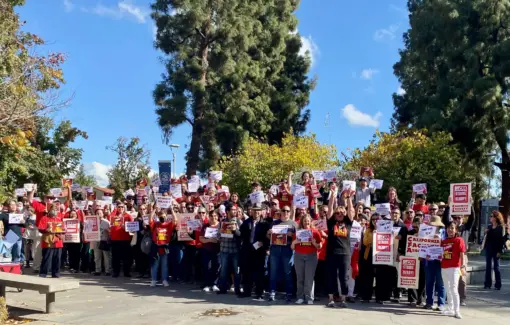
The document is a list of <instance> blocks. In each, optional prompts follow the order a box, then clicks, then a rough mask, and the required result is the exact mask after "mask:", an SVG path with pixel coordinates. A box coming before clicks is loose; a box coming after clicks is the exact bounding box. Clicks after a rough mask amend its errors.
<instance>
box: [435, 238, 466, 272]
mask: <svg viewBox="0 0 510 325" xmlns="http://www.w3.org/2000/svg"><path fill="white" fill-rule="evenodd" d="M441 247H443V250H444V252H443V259H442V260H441V268H443V269H447V268H451V267H461V266H462V265H461V261H460V254H461V253H465V252H466V245H465V243H464V239H462V237H454V238H447V239H445V240H443V241H442V242H441Z"/></svg>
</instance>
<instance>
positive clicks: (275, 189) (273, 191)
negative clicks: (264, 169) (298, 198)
mask: <svg viewBox="0 0 510 325" xmlns="http://www.w3.org/2000/svg"><path fill="white" fill-rule="evenodd" d="M278 192H280V187H279V186H278V185H271V188H270V189H269V193H271V194H272V195H274V196H277V195H278Z"/></svg>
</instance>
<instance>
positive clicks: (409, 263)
mask: <svg viewBox="0 0 510 325" xmlns="http://www.w3.org/2000/svg"><path fill="white" fill-rule="evenodd" d="M419 275H420V262H419V260H418V258H416V257H407V256H401V257H400V263H399V265H398V284H397V287H399V288H407V289H418V279H419Z"/></svg>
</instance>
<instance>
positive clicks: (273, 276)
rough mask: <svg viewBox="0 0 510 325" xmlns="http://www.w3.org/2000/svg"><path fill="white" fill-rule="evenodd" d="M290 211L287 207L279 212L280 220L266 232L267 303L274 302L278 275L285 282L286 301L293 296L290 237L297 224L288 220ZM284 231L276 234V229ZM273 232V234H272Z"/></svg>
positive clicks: (294, 231) (274, 222) (275, 221)
mask: <svg viewBox="0 0 510 325" xmlns="http://www.w3.org/2000/svg"><path fill="white" fill-rule="evenodd" d="M290 211H291V209H290V208H289V207H287V206H285V207H283V209H282V210H281V212H282V214H281V215H280V219H278V220H274V221H273V228H271V229H269V230H268V231H267V238H268V239H270V240H271V246H270V254H269V263H270V265H271V268H270V274H269V290H270V294H269V301H275V296H276V285H277V282H278V279H279V278H280V275H281V274H283V277H284V280H285V291H286V294H287V297H286V300H287V302H290V301H291V299H292V295H293V294H294V281H293V279H292V265H291V259H292V249H291V248H290V245H291V243H292V237H293V236H294V234H295V233H296V228H297V224H296V222H295V221H294V220H292V219H291V218H290ZM284 228H285V229H286V231H285V232H284V233H277V230H276V229H284ZM273 232H274V233H273Z"/></svg>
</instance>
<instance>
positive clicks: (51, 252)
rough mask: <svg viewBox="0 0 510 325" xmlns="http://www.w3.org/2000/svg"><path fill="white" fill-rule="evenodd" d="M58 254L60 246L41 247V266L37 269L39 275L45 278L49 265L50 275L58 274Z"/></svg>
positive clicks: (60, 250) (57, 275) (60, 249)
mask: <svg viewBox="0 0 510 325" xmlns="http://www.w3.org/2000/svg"><path fill="white" fill-rule="evenodd" d="M60 254H62V248H43V249H42V261H41V268H40V270H39V276H40V277H42V278H45V277H46V276H48V271H49V270H50V266H51V276H52V277H54V278H55V277H59V276H60Z"/></svg>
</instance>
